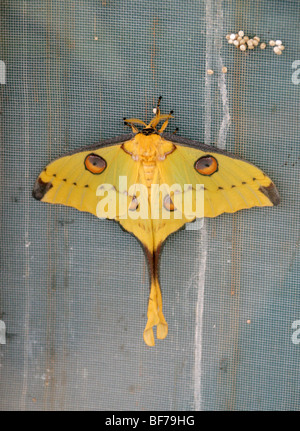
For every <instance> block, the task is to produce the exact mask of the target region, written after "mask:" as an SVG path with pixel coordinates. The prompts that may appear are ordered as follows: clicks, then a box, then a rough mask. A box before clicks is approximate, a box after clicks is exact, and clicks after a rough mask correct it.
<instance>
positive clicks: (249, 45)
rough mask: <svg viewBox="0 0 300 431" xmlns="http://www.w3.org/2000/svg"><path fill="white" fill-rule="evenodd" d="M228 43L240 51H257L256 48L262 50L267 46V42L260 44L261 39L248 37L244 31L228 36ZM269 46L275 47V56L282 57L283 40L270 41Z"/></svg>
mask: <svg viewBox="0 0 300 431" xmlns="http://www.w3.org/2000/svg"><path fill="white" fill-rule="evenodd" d="M226 39H227V42H228V43H229V44H230V45H234V46H235V47H236V48H238V49H239V50H240V51H246V50H247V49H255V48H256V47H258V46H259V47H260V49H265V48H266V46H267V44H266V43H265V42H260V38H259V37H258V36H254V37H252V38H250V37H249V36H246V35H245V33H244V31H243V30H240V31H239V32H238V33H231V34H227V35H226ZM269 45H270V46H272V47H274V48H273V51H274V52H275V54H277V55H280V54H282V51H283V50H284V45H283V44H282V42H281V40H276V41H274V40H270V42H269Z"/></svg>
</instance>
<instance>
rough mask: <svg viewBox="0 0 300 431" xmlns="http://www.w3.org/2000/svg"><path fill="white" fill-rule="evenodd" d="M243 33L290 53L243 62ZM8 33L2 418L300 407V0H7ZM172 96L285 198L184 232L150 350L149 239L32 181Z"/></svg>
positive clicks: (180, 117)
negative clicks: (40, 198)
mask: <svg viewBox="0 0 300 431" xmlns="http://www.w3.org/2000/svg"><path fill="white" fill-rule="evenodd" d="M241 29H242V30H244V31H245V32H246V34H249V35H251V36H254V35H255V34H257V35H259V36H260V37H261V39H262V40H263V41H265V42H268V41H269V40H270V39H281V40H282V41H283V43H284V45H285V46H286V49H285V51H284V52H283V54H282V55H281V56H277V55H275V54H274V52H273V51H272V49H271V48H270V47H269V46H268V47H267V48H266V50H264V51H261V50H260V49H256V50H254V51H253V52H247V53H241V52H239V51H238V50H237V49H236V48H234V47H233V46H230V45H228V44H227V42H226V39H225V37H224V36H225V35H226V34H227V33H229V32H236V31H238V30H241ZM0 34H1V39H2V43H1V51H0V55H1V57H0V59H1V60H3V61H4V62H5V63H6V66H7V76H6V85H1V88H0V94H1V105H2V106H1V113H2V115H1V142H2V146H1V161H2V162H1V183H0V184H1V202H2V205H1V296H0V300H1V302H0V313H1V314H0V318H1V319H2V320H3V321H4V322H5V324H6V327H7V339H6V344H3V345H1V346H0V352H1V356H0V362H1V368H0V399H1V401H0V404H1V405H0V408H1V409H2V410H7V409H9V410H21V409H25V410H43V409H46V410H74V409H75V410H77V409H78V410H82V409H91V410H94V409H100V410H156V409H159V410H175V409H178V410H187V409H188V410H189V409H190V410H193V409H203V410H211V409H214V410H241V409H243V410H261V409H262V410H275V409H278V410H287V409H289V410H298V409H299V405H300V383H299V379H300V375H299V356H300V344H293V342H292V338H291V337H292V333H293V331H294V330H293V329H292V328H291V325H292V323H293V321H295V320H299V319H300V295H299V289H300V286H299V271H300V255H299V221H300V220H299V219H300V217H299V179H300V176H299V167H300V158H299V157H300V152H299V135H300V127H299V118H300V109H299V96H300V85H296V84H295V83H293V81H292V74H293V72H295V70H294V69H292V63H293V62H294V61H295V60H299V59H300V58H299V40H300V37H299V2H298V1H297V0H294V1H287V0H285V1H283V0H272V1H271V0H263V1H259V0H257V1H253V0H244V1H242V0H240V1H238V0H232V1H229V0H228V1H225V0H224V1H221V0H207V1H205V0H186V1H183V0H181V1H180V0H173V1H171V0H164V1H161V0H160V1H159V0H151V1H146V0H135V1H134V0H119V1H113V0H102V1H101V0H86V1H75V0H65V1H63V0H44V1H37V0H27V1H26V0H24V1H22V0H20V1H17V0H11V1H8V0H6V1H3V2H2V6H1V31H0ZM222 65H225V66H226V67H227V68H228V72H227V74H226V75H223V74H222V73H221V67H222ZM208 67H209V68H211V69H213V70H214V71H215V73H214V75H212V76H209V77H208V76H207V75H206V73H205V70H206V68H208ZM159 95H162V96H163V101H162V109H163V110H165V111H166V112H168V111H169V110H170V109H173V110H174V113H175V120H173V122H172V124H171V125H170V126H169V130H170V131H172V128H175V127H176V126H177V127H179V134H180V135H182V136H185V137H187V138H191V139H196V140H199V141H201V142H204V141H205V142H207V143H212V142H216V143H217V144H218V145H219V146H221V147H225V146H226V149H228V150H230V151H232V152H235V153H237V154H239V155H241V156H243V157H245V158H246V159H247V160H249V161H251V162H252V163H254V164H256V165H257V166H259V167H260V168H261V169H263V170H264V171H265V172H266V173H267V174H268V175H269V176H270V177H271V178H272V179H273V181H274V182H275V184H276V185H277V187H278V189H279V192H280V195H281V198H282V202H281V204H280V206H279V207H275V208H254V209H251V210H247V211H243V212H240V213H237V214H234V215H229V214H225V215H222V216H220V217H218V218H216V219H214V220H207V221H206V222H205V225H204V228H203V229H202V230H198V231H197V230H196V231H190V230H188V231H187V230H186V231H182V232H179V233H177V234H176V235H173V236H172V237H170V238H169V239H168V241H167V243H166V245H165V247H164V250H163V255H162V260H161V285H162V292H163V300H164V310H165V316H166V319H167V321H168V324H169V335H168V337H167V338H166V339H165V340H164V341H158V342H157V343H156V346H155V347H154V348H149V347H147V346H146V345H145V344H144V342H143V338H142V333H143V329H144V325H145V323H146V310H147V301H148V293H149V287H148V277H147V268H146V263H145V258H144V255H143V251H142V249H141V247H140V245H139V244H138V242H137V241H136V240H135V239H134V238H133V237H131V236H130V235H128V234H127V233H125V232H123V231H122V230H121V229H120V227H119V226H118V225H117V224H115V223H111V222H109V221H100V220H98V219H97V218H96V217H93V216H92V215H91V214H86V213H80V212H78V211H76V210H75V209H73V208H65V207H59V206H51V205H47V204H43V203H40V202H37V201H35V200H34V199H33V198H32V197H31V189H32V186H33V183H34V181H35V178H36V177H37V175H38V174H39V172H40V171H41V169H42V168H43V167H44V166H45V165H46V164H47V163H48V162H49V161H51V160H52V159H53V158H54V157H56V156H59V155H60V154H62V153H64V152H65V151H67V150H74V149H77V148H80V147H82V146H84V145H90V144H92V143H94V142H97V141H98V140H99V139H104V138H110V137H114V136H116V135H119V134H121V133H125V132H127V129H124V125H123V122H122V118H123V117H124V116H127V117H131V116H137V117H139V118H142V119H146V120H149V119H150V117H151V115H152V108H153V107H154V105H155V103H156V100H157V97H158V96H159ZM227 110H228V111H227ZM228 114H229V115H230V121H229V117H228ZM229 123H230V124H229ZM247 322H248V323H247Z"/></svg>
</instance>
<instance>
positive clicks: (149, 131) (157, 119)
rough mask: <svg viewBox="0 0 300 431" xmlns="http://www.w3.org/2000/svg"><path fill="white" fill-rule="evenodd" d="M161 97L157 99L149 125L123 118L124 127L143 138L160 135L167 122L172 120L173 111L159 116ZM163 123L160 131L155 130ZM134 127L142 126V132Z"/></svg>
mask: <svg viewBox="0 0 300 431" xmlns="http://www.w3.org/2000/svg"><path fill="white" fill-rule="evenodd" d="M161 99H162V97H161V96H160V97H159V98H158V102H157V105H156V108H154V109H153V113H154V117H153V118H152V120H151V121H150V123H149V124H146V123H145V122H144V121H142V120H139V119H138V118H125V117H124V118H123V120H124V123H125V125H126V126H129V127H131V130H132V131H133V133H134V134H137V133H142V134H143V135H145V136H149V135H153V134H160V133H162V132H163V131H164V130H165V129H166V128H167V126H168V123H169V120H170V119H171V118H173V116H172V114H173V111H170V113H169V114H161V112H160V109H159V105H160V101H161ZM162 121H163V124H162V126H161V128H160V129H158V128H157V126H158V124H159V123H161V122H162ZM136 125H141V126H143V128H142V130H139V129H138V128H137V127H136Z"/></svg>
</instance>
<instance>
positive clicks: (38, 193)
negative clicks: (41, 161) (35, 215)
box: [32, 178, 53, 201]
mask: <svg viewBox="0 0 300 431" xmlns="http://www.w3.org/2000/svg"><path fill="white" fill-rule="evenodd" d="M51 187H53V184H52V183H51V182H50V181H49V182H48V183H44V181H42V180H41V179H40V178H38V179H37V180H36V182H35V184H34V186H33V190H32V196H33V197H34V199H36V200H37V201H40V200H41V199H43V197H44V196H45V194H46V193H47V192H48V191H49V190H50V189H51Z"/></svg>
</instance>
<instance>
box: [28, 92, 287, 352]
mask: <svg viewBox="0 0 300 431" xmlns="http://www.w3.org/2000/svg"><path fill="white" fill-rule="evenodd" d="M160 100H161V97H160V98H159V100H158V104H157V107H156V109H155V110H154V111H155V115H154V117H153V118H152V120H151V121H150V122H149V124H146V123H145V122H144V121H142V120H139V119H136V118H130V119H126V118H124V121H125V124H126V125H128V126H129V127H130V128H131V132H130V133H128V134H124V135H122V136H119V137H117V138H113V139H110V140H106V141H102V142H100V143H97V144H95V145H92V146H88V147H85V148H81V149H79V150H76V151H73V152H71V153H69V154H65V155H63V156H61V157H59V158H58V159H56V160H54V161H52V162H51V163H49V164H48V165H47V166H46V167H45V169H44V170H43V171H42V172H41V173H40V175H39V176H38V178H37V180H36V182H35V185H34V188H33V197H34V198H35V199H37V200H40V201H42V202H48V203H52V204H62V205H67V206H71V207H74V208H76V209H78V210H79V211H87V212H90V213H92V214H94V215H96V216H97V217H100V218H107V219H111V220H115V221H117V222H118V223H120V225H121V226H122V228H123V229H125V230H126V231H127V232H129V233H131V234H133V235H134V236H135V237H136V238H137V239H138V240H139V241H140V243H141V244H142V246H143V249H144V252H145V255H146V260H147V262H148V267H149V274H150V295H149V301H148V312H147V317H148V320H147V323H146V327H145V329H144V334H143V336H144V341H145V343H146V344H147V345H148V346H153V345H154V344H155V339H154V332H153V328H154V327H156V337H157V338H158V339H164V338H165V337H166V336H167V334H168V324H167V322H166V320H165V317H164V315H163V304H162V294H161V289H160V284H159V257H160V252H161V248H162V245H163V243H164V242H165V240H166V239H167V238H168V236H169V235H170V234H172V233H173V232H176V231H178V230H179V229H181V228H183V227H184V225H185V224H186V223H191V222H193V221H195V220H196V218H199V217H216V216H218V215H220V214H222V213H234V212H236V211H239V210H242V209H246V208H252V207H264V206H273V205H277V204H278V203H279V194H278V191H277V189H276V186H275V185H274V183H273V182H272V180H271V179H270V178H269V177H268V176H267V175H266V174H265V173H264V172H262V171H261V170H260V169H259V168H257V167H256V166H254V165H253V164H251V163H249V162H247V161H245V160H243V159H241V158H240V157H238V156H235V155H233V154H230V153H228V152H226V151H223V150H221V149H219V148H217V147H215V146H212V145H205V144H202V143H199V142H197V141H192V140H189V139H186V138H183V137H180V136H178V135H177V134H174V133H173V134H172V133H167V132H165V130H166V128H167V125H168V122H169V120H170V119H171V118H173V117H172V111H171V112H170V113H169V114H162V113H161V111H160V107H159V106H160ZM159 125H160V127H159ZM199 202H200V204H199Z"/></svg>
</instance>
